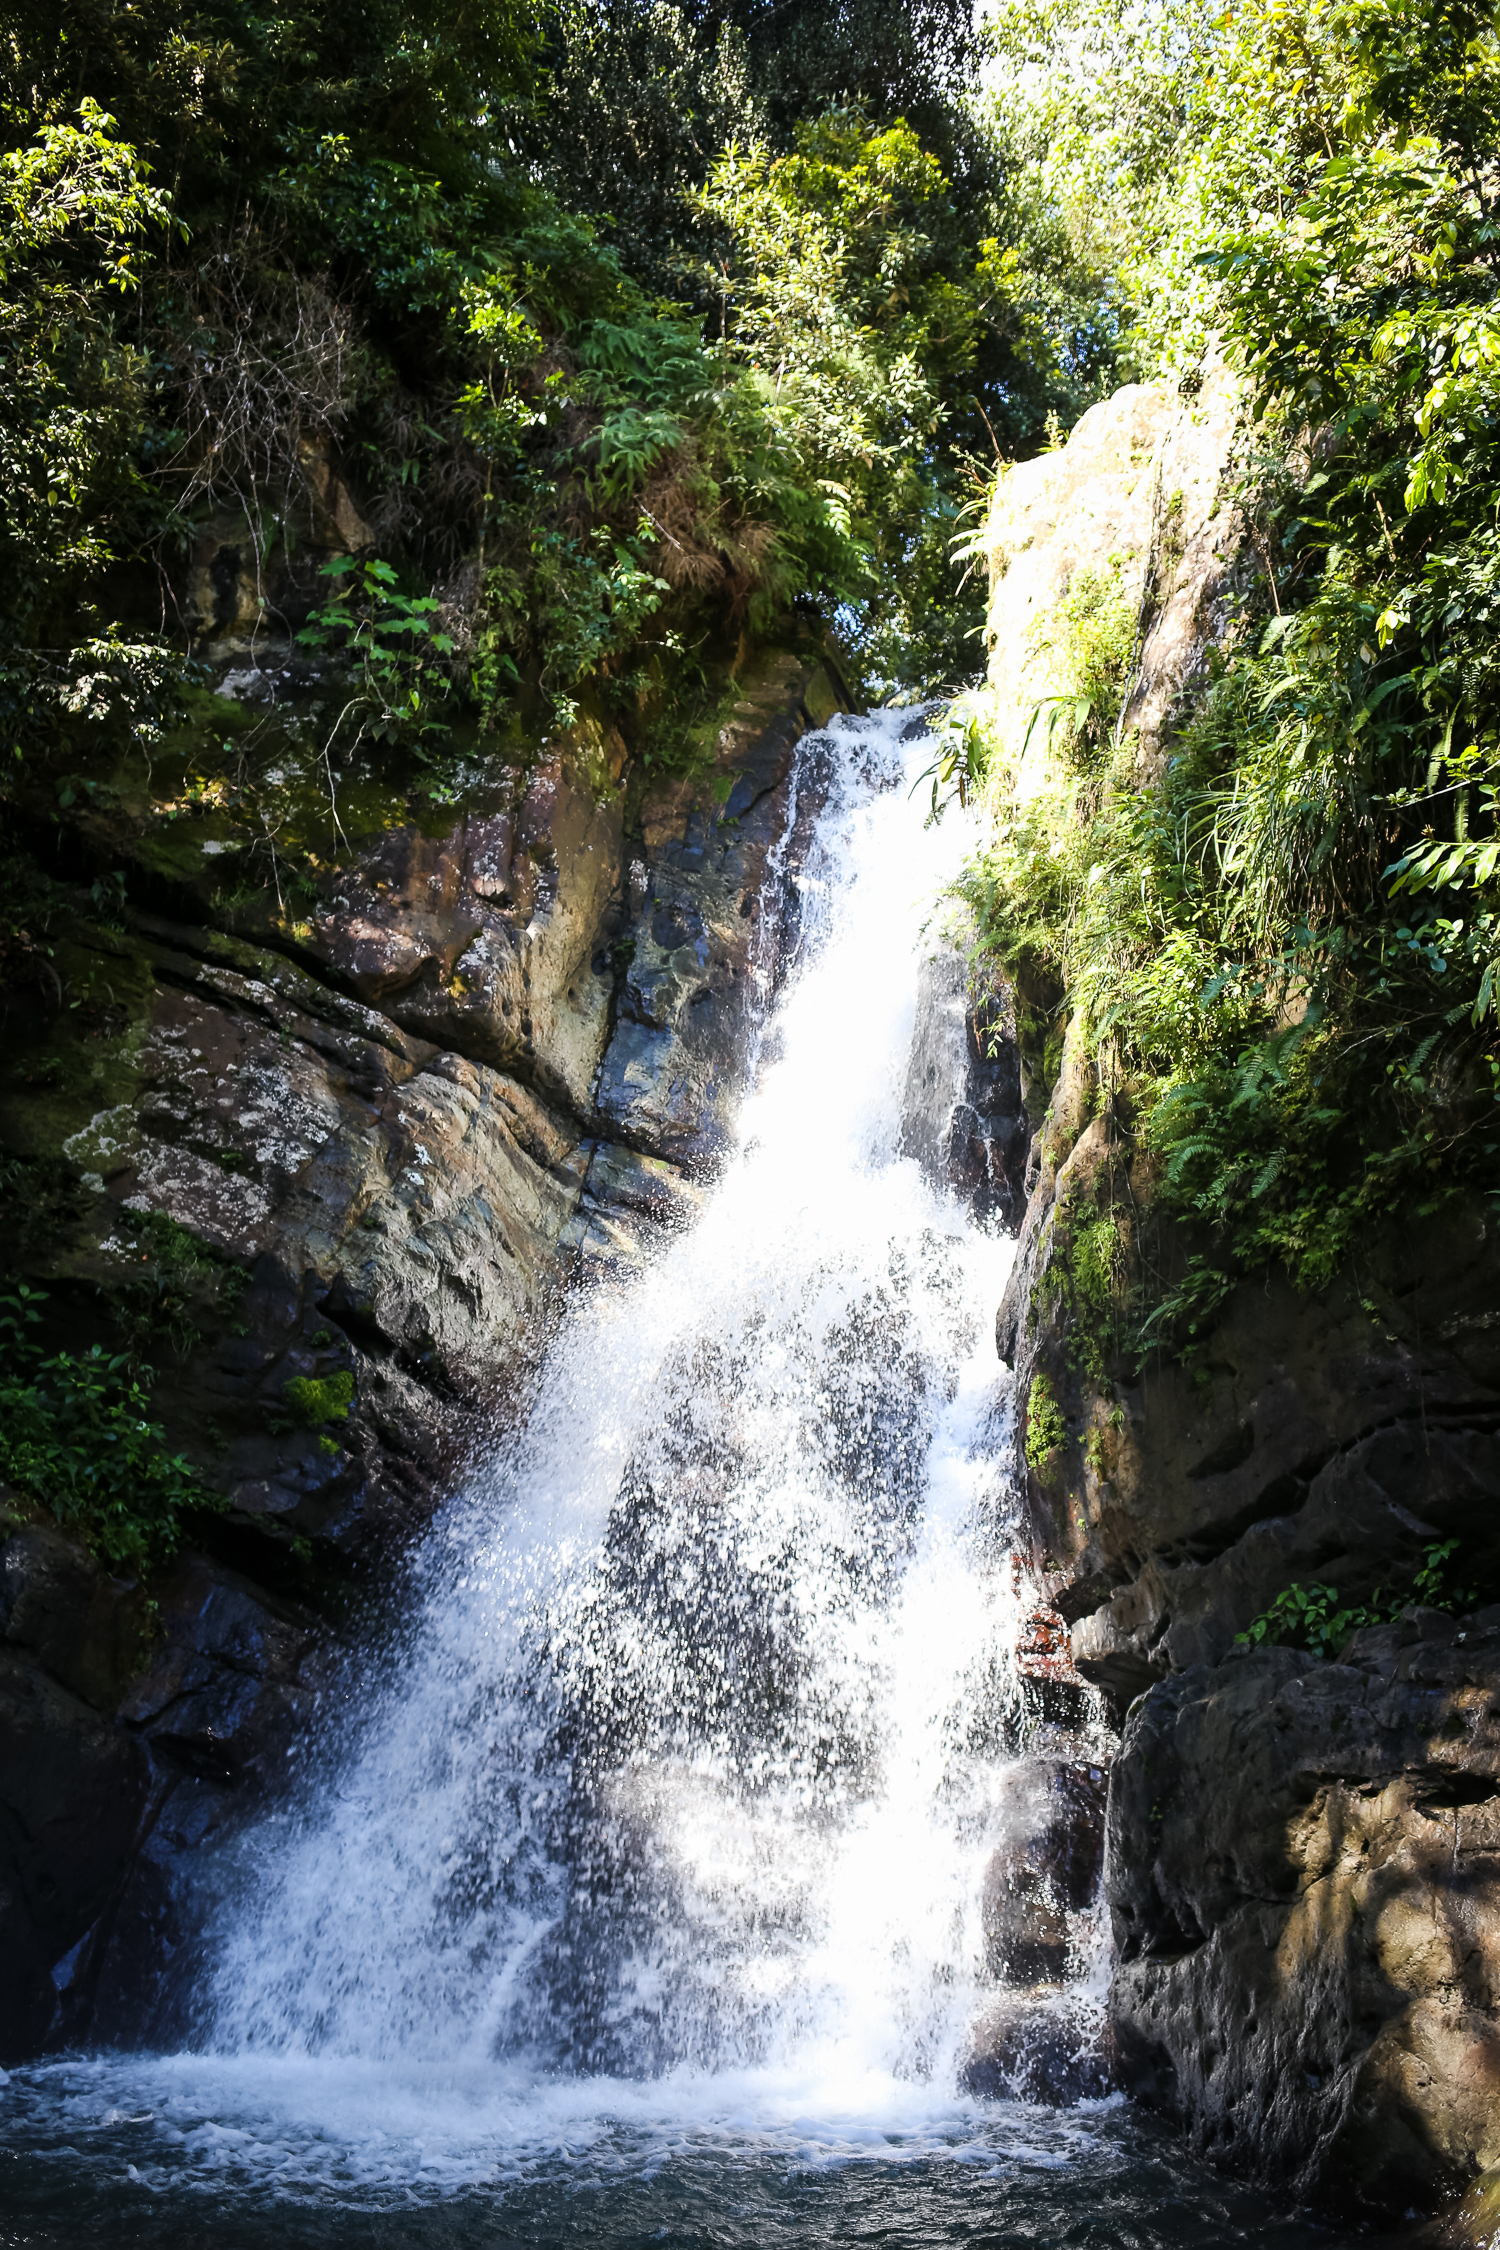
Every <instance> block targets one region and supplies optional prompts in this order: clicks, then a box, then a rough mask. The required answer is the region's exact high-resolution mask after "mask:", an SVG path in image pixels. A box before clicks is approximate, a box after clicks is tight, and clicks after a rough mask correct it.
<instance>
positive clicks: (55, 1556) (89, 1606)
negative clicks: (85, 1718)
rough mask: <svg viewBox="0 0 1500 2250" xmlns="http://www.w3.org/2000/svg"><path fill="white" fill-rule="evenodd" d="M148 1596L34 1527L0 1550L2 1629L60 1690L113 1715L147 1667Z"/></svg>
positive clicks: (60, 1537)
mask: <svg viewBox="0 0 1500 2250" xmlns="http://www.w3.org/2000/svg"><path fill="white" fill-rule="evenodd" d="M147 1619H148V1611H147V1607H146V1595H145V1590H144V1588H143V1587H142V1586H141V1585H140V1583H139V1581H138V1580H136V1579H135V1578H133V1577H118V1578H117V1577H112V1576H111V1575H110V1574H109V1572H108V1571H107V1570H105V1569H104V1568H103V1567H102V1566H101V1565H100V1564H99V1563H97V1562H96V1561H95V1560H94V1557H93V1556H92V1555H91V1554H90V1553H89V1552H88V1550H87V1548H85V1547H83V1546H81V1545H80V1544H79V1542H78V1541H77V1540H76V1539H69V1538H68V1537H67V1536H66V1535H65V1534H64V1533H63V1532H61V1531H57V1530H55V1529H53V1527H52V1526H51V1525H47V1524H27V1525H25V1526H24V1527H23V1528H22V1529H21V1530H19V1531H15V1532H12V1534H11V1536H10V1537H9V1538H8V1539H7V1540H6V1542H5V1544H4V1546H3V1547H0V1630H3V1632H4V1636H5V1639H6V1641H7V1642H9V1643H10V1645H11V1646H12V1647H13V1648H17V1649H23V1650H26V1651H27V1652H28V1653H29V1654H30V1655H31V1656H32V1657H34V1658H35V1660H36V1662H37V1663H38V1664H39V1665H40V1666H41V1667H42V1669H43V1670H44V1671H46V1672H48V1673H50V1674H51V1676H52V1678H53V1679H54V1680H56V1681H57V1682H58V1683H59V1685H61V1686H62V1687H65V1688H66V1689H68V1691H69V1693H70V1694H72V1695H75V1696H77V1697H78V1698H79V1699H80V1700H81V1701H82V1702H84V1703H89V1704H92V1705H93V1707H94V1709H95V1710H96V1711H109V1710H112V1709H113V1708H114V1706H115V1704H116V1703H117V1702H118V1701H119V1698H120V1692H121V1690H122V1688H123V1687H124V1685H125V1683H126V1681H127V1680H128V1679H129V1678H130V1676H131V1674H132V1673H133V1672H134V1671H135V1670H136V1669H137V1667H138V1666H139V1664H140V1661H141V1653H142V1650H143V1648H144V1646H145V1643H146V1638H147Z"/></svg>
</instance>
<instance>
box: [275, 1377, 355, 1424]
mask: <svg viewBox="0 0 1500 2250" xmlns="http://www.w3.org/2000/svg"><path fill="white" fill-rule="evenodd" d="M281 1395H282V1397H283V1398H284V1399H285V1400H286V1403H287V1406H288V1407H289V1408H290V1410H291V1414H292V1419H293V1420H294V1421H295V1422H296V1423H298V1424H299V1425H300V1427H301V1428H302V1429H304V1430H319V1429H322V1428H323V1426H324V1424H325V1423H328V1422H347V1421H348V1419H349V1409H350V1407H351V1406H352V1404H353V1403H354V1377H353V1376H352V1375H351V1374H349V1373H348V1372H347V1370H346V1371H345V1372H344V1373H342V1374H338V1375H294V1376H293V1377H292V1379H291V1381H290V1382H289V1383H288V1384H287V1386H286V1389H285V1390H284V1391H283V1392H282V1394H281Z"/></svg>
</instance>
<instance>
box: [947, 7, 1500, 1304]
mask: <svg viewBox="0 0 1500 2250" xmlns="http://www.w3.org/2000/svg"><path fill="white" fill-rule="evenodd" d="M997 35H998V37H999V39H1000V42H1001V44H1002V47H1003V49H1004V52H1005V53H1006V54H1007V55H1008V56H1009V57H1010V58H1011V60H1012V62H1013V63H1017V64H1019V63H1022V62H1025V63H1027V64H1028V65H1029V69H1028V70H1026V71H1021V72H1018V73H1017V74H1016V76H1015V77H1014V78H1013V79H1012V80H1011V81H1010V83H1009V86H1008V89H1007V91H1006V92H1005V93H1004V95H1003V96H1002V100H1003V102H1004V103H1005V104H1006V105H1007V107H1008V114H1009V126H1008V133H1009V145H1011V146H1012V147H1014V148H1017V149H1019V150H1023V151H1024V150H1030V152H1031V154H1032V157H1033V160H1034V161H1035V162H1036V163H1037V165H1038V166H1039V169H1040V172H1041V175H1042V177H1043V178H1044V179H1045V180H1046V182H1047V183H1048V189H1049V193H1050V194H1051V196H1052V197H1053V198H1054V199H1055V201H1056V203H1057V205H1058V207H1059V208H1060V209H1061V210H1062V211H1063V212H1064V213H1065V214H1066V223H1067V225H1068V227H1069V229H1070V230H1071V232H1072V235H1073V236H1074V238H1075V240H1076V241H1077V243H1078V245H1079V254H1080V256H1081V257H1086V258H1087V259H1088V260H1091V261H1093V262H1094V263H1095V264H1096V266H1097V267H1098V269H1099V270H1100V271H1101V272H1102V273H1105V274H1106V275H1108V276H1109V283H1110V290H1111V298H1110V301H1111V303H1112V304H1113V305H1114V306H1115V307H1116V308H1117V322H1118V327H1117V334H1118V335H1119V337H1120V339H1121V352H1122V356H1128V357H1130V358H1132V359H1133V361H1134V363H1135V365H1136V366H1138V367H1139V368H1141V369H1142V370H1143V371H1145V372H1147V373H1155V372H1162V371H1167V372H1173V373H1175V374H1176V375H1177V376H1178V377H1179V379H1181V380H1182V381H1183V382H1184V384H1185V387H1186V388H1187V389H1188V391H1189V393H1191V387H1192V383H1193V381H1194V379H1195V375H1196V371H1197V370H1198V369H1199V368H1200V367H1201V365H1202V363H1203V359H1204V355H1205V353H1206V352H1207V351H1208V350H1210V349H1214V350H1218V351H1222V352H1223V353H1224V354H1225V356H1226V357H1227V358H1228V360H1229V361H1230V363H1231V365H1232V366H1234V367H1235V368H1237V369H1238V370H1240V371H1241V373H1242V378H1243V382H1244V385H1245V395H1246V402H1247V423H1246V428H1245V431H1244V435H1243V443H1242V445H1241V449H1240V459H1239V461H1238V464H1237V470H1236V484H1235V489H1234V493H1233V498H1234V500H1235V503H1236V517H1237V522H1238V526H1239V532H1238V536H1237V549H1238V554H1239V563H1238V566H1237V570H1236V573H1235V577H1234V584H1233V589H1232V608H1233V615H1232V618H1231V623H1230V627H1229V630H1228V633H1227V636H1226V637H1225V639H1224V641H1223V643H1222V645H1221V646H1220V648H1219V649H1218V650H1217V652H1216V654H1215V657H1214V660H1213V669H1212V677H1211V679H1210V681H1209V683H1208V686H1207V688H1206V690H1205V691H1204V692H1202V693H1201V694H1199V695H1198V696H1197V697H1196V698H1195V699H1194V701H1193V703H1192V705H1191V707H1190V708H1189V709H1187V710H1186V711H1184V712H1183V713H1182V714H1180V715H1179V716H1180V719H1181V724H1180V726H1179V728H1178V730H1177V732H1176V734H1175V737H1174V739H1173V741H1172V743H1171V745H1170V753H1169V756H1168V758H1167V760H1166V763H1165V768H1164V770H1162V771H1160V772H1147V771H1145V770H1143V768H1142V765H1141V763H1140V761H1139V760H1138V759H1137V757H1136V752H1135V744H1134V741H1133V738H1132V736H1131V734H1130V730H1129V726H1128V723H1127V724H1122V723H1121V721H1122V707H1123V706H1124V705H1125V704H1126V702H1127V700H1128V696H1129V692H1130V689H1131V685H1132V678H1133V675H1132V666H1133V664H1134V662H1135V657H1136V652H1137V651H1138V648H1139V645H1140V634H1141V632H1142V630H1143V629H1144V628H1145V627H1146V625H1148V624H1149V618H1148V617H1145V616H1138V615H1137V614H1136V605H1135V603H1134V602H1131V603H1129V604H1122V601H1121V598H1120V594H1119V589H1118V585H1117V584H1115V583H1113V582H1112V580H1111V575H1110V573H1109V571H1108V569H1107V568H1104V569H1101V570H1099V571H1096V572H1094V573H1092V574H1090V573H1088V572H1083V571H1080V572H1079V573H1077V574H1076V575H1075V579H1074V582H1073V584H1072V585H1071V586H1070V587H1069V589H1068V593H1067V596H1066V597H1065V600H1064V602H1063V605H1062V610H1061V612H1060V614H1059V616H1058V617H1057V618H1056V619H1055V620H1052V621H1051V631H1052V638H1053V647H1054V649H1055V650H1056V652H1057V658H1058V664H1059V674H1060V676H1059V694H1060V702H1059V704H1058V705H1057V706H1055V707H1054V708H1055V713H1056V714H1057V715H1058V716H1060V717H1061V719H1062V722H1063V723H1062V724H1061V725H1059V726H1056V727H1055V729H1054V743H1055V748H1056V751H1057V756H1056V759H1055V765H1056V769H1057V772H1056V785H1055V787H1054V788H1053V789H1052V791H1051V792H1050V794H1049V795H1047V796H1046V797H1045V798H1043V799H1042V800H1040V801H1038V802H1037V803H1036V804H1035V805H1034V806H1033V807H1032V808H1031V809H1030V810H1029V811H1028V813H1027V814H1026V816H1025V817H1024V818H1022V819H1020V820H1019V821H1017V820H1015V819H1014V818H1012V817H1010V815H1009V814H1007V813H1006V812H1005V810H1004V797H1005V785H1006V777H1005V776H1004V775H1003V774H1002V773H1000V772H999V770H998V767H997V769H996V770H995V771H994V772H992V773H991V774H990V775H989V784H990V788H991V792H992V797H993V800H994V802H995V805H996V808H997V811H998V812H999V814H1000V817H999V819H998V821H997V824H996V827H995V832H994V840H993V842H992V844H991V845H990V846H989V848H987V849H986V851H985V852H984V853H982V854H981V855H980V856H979V857H978V859H977V860H976V862H975V864H974V865H973V866H972V867H971V869H970V871H969V875H968V877H967V879H966V882H965V886H964V888H965V891H966V895H967V897H968V899H969V902H970V904H971V907H972V909H973V911H974V913H975V915H976V917H977V922H978V926H979V929H980V932H981V939H982V944H983V946H984V947H985V948H988V949H990V950H993V951H994V952H997V953H998V954H999V955H1000V956H1001V957H1002V958H1003V959H1005V960H1006V961H1008V962H1009V963H1010V964H1011V966H1012V967H1015V968H1021V969H1022V970H1023V971H1026V972H1029V974H1030V977H1031V980H1032V983H1033V985H1034V986H1035V987H1036V988H1037V989H1039V990H1040V989H1045V990H1046V991H1047V992H1048V994H1049V998H1050V1001H1051V1004H1052V1005H1053V1006H1055V1007H1056V1009H1057V1012H1058V1017H1059V1020H1061V1019H1062V1018H1063V1017H1065V1016H1073V1017H1074V1018H1075V1020H1076V1022H1077V1023H1078V1025H1079V1027H1080V1029H1081V1032H1082V1034H1083V1036H1084V1037H1085V1039H1086V1042H1087V1044H1088V1047H1089V1049H1090V1050H1091V1052H1092V1054H1093V1055H1094V1057H1095V1058H1096V1060H1097V1062H1098V1064H1099V1066H1100V1072H1101V1079H1102V1082H1103V1084H1104V1085H1105V1087H1106V1088H1107V1089H1108V1090H1109V1098H1110V1100H1111V1101H1112V1103H1113V1105H1114V1110H1115V1114H1116V1117H1117V1119H1118V1121H1119V1122H1120V1125H1121V1128H1122V1131H1123V1132H1124V1134H1125V1136H1126V1138H1127V1139H1128V1140H1130V1141H1132V1142H1134V1144H1135V1145H1136V1146H1137V1148H1139V1149H1140V1150H1141V1152H1142V1153H1143V1154H1144V1155H1145V1157H1146V1159H1147V1168H1148V1171H1149V1172H1150V1173H1151V1174H1152V1176H1153V1178H1154V1182H1155V1186H1154V1194H1155V1197H1156V1200H1157V1207H1158V1208H1160V1209H1165V1210H1167V1211H1169V1212H1172V1213H1175V1214H1176V1215H1177V1216H1179V1217H1182V1218H1186V1219H1188V1220H1190V1221H1191V1222H1193V1224H1192V1226H1191V1227H1190V1229H1189V1233H1188V1236H1187V1239H1188V1240H1189V1241H1190V1242H1191V1243H1193V1244H1194V1245H1195V1247H1194V1248H1193V1250H1192V1253H1191V1255H1190V1256H1189V1257H1188V1259H1187V1260H1186V1264H1185V1266H1184V1265H1182V1264H1179V1266H1178V1268H1177V1269H1176V1270H1175V1271H1174V1272H1173V1273H1171V1274H1170V1275H1164V1274H1158V1276H1157V1278H1156V1280H1155V1281H1154V1282H1153V1283H1150V1284H1148V1285H1147V1286H1146V1287H1145V1288H1144V1290H1143V1291H1141V1292H1140V1293H1139V1294H1138V1295H1137V1298H1136V1315H1137V1319H1136V1324H1135V1331H1134V1332H1135V1336H1136V1342H1137V1347H1138V1348H1140V1349H1151V1348H1156V1347H1159V1346H1163V1345H1168V1346H1172V1347H1174V1348H1177V1349H1181V1348H1184V1347H1186V1348H1191V1347H1192V1342H1193V1339H1194V1338H1195V1337H1198V1338H1201V1336H1202V1334H1203V1333H1204V1330H1205V1326H1206V1324H1207V1322H1208V1320H1209V1317H1210V1316H1211V1314H1212V1311H1213V1308H1214V1307H1215V1305H1216V1304H1217V1303H1219V1302H1220V1301H1221V1299H1222V1298H1223V1296H1224V1295H1225V1293H1226V1292H1227V1291H1228V1289H1229V1288H1230V1287H1231V1286H1232V1285H1233V1283H1234V1281H1235V1279H1236V1278H1237V1277H1238V1276H1239V1275H1241V1274H1243V1273H1245V1272H1247V1271H1249V1270H1253V1269H1257V1268H1261V1267H1264V1266H1267V1265H1268V1264H1271V1263H1279V1264H1281V1265H1282V1266H1284V1267H1285V1268H1286V1269H1287V1270H1289V1271H1290V1272H1291V1273H1292V1275H1293V1276H1294V1277H1295V1278H1296V1279H1297V1281H1298V1282H1299V1283H1300V1284H1301V1285H1303V1286H1304V1287H1310V1288H1311V1287H1318V1286H1321V1285H1322V1284H1325V1283H1326V1282H1328V1281H1329V1280H1330V1279H1331V1278H1332V1277H1333V1276H1334V1275H1336V1274H1338V1273H1341V1272H1344V1271H1347V1270H1350V1267H1351V1261H1352V1262H1353V1264H1354V1265H1355V1266H1357V1265H1358V1262H1359V1253H1360V1250H1361V1248H1362V1246H1363V1244H1364V1242H1365V1241H1366V1240H1367V1239H1368V1238H1369V1236H1370V1230H1371V1226H1372V1222H1379V1221H1381V1220H1383V1219H1384V1218H1385V1217H1387V1216H1388V1215H1390V1214H1392V1213H1395V1212H1397V1211H1400V1212H1404V1213H1405V1214H1406V1215H1407V1217H1408V1218H1409V1219H1410V1220H1412V1221H1413V1222H1415V1223H1417V1224H1420V1223H1421V1221H1422V1220H1423V1218H1424V1217H1426V1216H1430V1214H1431V1213H1432V1212H1433V1211H1434V1210H1435V1209H1437V1208H1438V1207H1440V1206H1441V1205H1442V1204H1443V1202H1444V1201H1446V1200H1448V1199H1450V1198H1452V1197H1454V1196H1466V1197H1471V1198H1472V1197H1475V1196H1479V1197H1484V1198H1488V1197H1492V1196H1493V1195H1494V1192H1495V1187H1496V1182H1497V1179H1500V1172H1497V1166H1496V1156H1497V1149H1500V1116H1497V1111H1496V1100H1497V1095H1500V829H1497V825H1496V811H1497V796H1496V792H1497V783H1500V695H1497V689H1500V673H1497V668H1496V646H1497V643H1496V637H1495V615H1496V602H1497V590H1500V513H1497V511H1500V418H1497V408H1500V389H1497V380H1500V300H1497V273H1500V268H1497V254H1500V234H1497V221H1500V200H1497V198H1500V105H1497V94H1500V36H1497V19H1496V12H1495V10H1494V9H1493V8H1492V7H1489V6H1483V5H1481V6H1467V5H1451V6H1450V5H1447V4H1445V0H1337V4H1332V5H1328V4H1323V0H1315V4H1313V5H1303V4H1301V0H1295V4H1292V5H1284V4H1282V0H1273V4H1257V5H1253V6H1251V7H1248V8H1246V9H1242V10H1236V11H1234V12H1233V13H1232V14H1221V13H1219V12H1218V11H1216V10H1210V9H1207V8H1203V7H1200V6H1198V5H1197V4H1196V0H1182V4H1180V5H1179V4H1178V0H1169V4H1168V5H1166V6H1164V7H1161V8H1158V9H1153V10H1152V11H1151V12H1150V14H1149V18H1147V17H1146V16H1140V17H1129V16H1127V17H1126V18H1125V19H1124V20H1123V21H1121V20H1119V19H1117V18H1115V17H1114V16H1113V15H1112V14H1110V13H1109V12H1106V11H1105V10H1103V9H1095V8H1094V7H1092V5H1090V4H1089V0H1080V4H1078V5H1073V4H1072V0H1066V4H1065V5H1063V6H1060V7H1058V8H1055V9H1052V8H1048V7H1045V6H1043V7H1034V6H1032V5H1030V4H1029V0H1017V4H1016V5H1015V6H1013V7H1008V8H1007V9H1006V11H1005V12H1004V14H1003V16H1002V19H1001V21H1000V23H999V26H998V33H997ZM1047 723H1049V724H1050V723H1052V719H1051V715H1049V718H1048V722H1047ZM970 736H971V739H970V740H969V741H968V742H967V743H966V742H965V741H964V740H963V739H962V738H961V737H957V736H956V737H955V740H954V743H953V744H952V746H951V748H950V757H949V764H950V766H951V767H952V769H953V772H954V774H955V775H956V774H957V773H958V771H959V770H960V769H961V768H967V776H968V778H969V779H971V780H974V781H978V780H979V779H980V775H981V772H982V769H983V768H984V766H985V760H986V748H985V744H984V742H983V740H982V739H981V738H980V737H979V736H977V735H975V734H974V733H973V730H972V728H971V729H970ZM1480 1208H1482V1204H1481V1205H1480ZM1122 1239H1123V1238H1122ZM1139 1248H1140V1245H1139V1244H1137V1249H1139ZM1147 1263H1148V1265H1149V1263H1150V1261H1149V1259H1148V1261H1147ZM1123 1270H1124V1269H1123V1267H1122V1269H1121V1271H1122V1273H1123Z"/></svg>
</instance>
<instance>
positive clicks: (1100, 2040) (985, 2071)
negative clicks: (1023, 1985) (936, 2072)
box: [959, 1984, 1113, 2109]
mask: <svg viewBox="0 0 1500 2250" xmlns="http://www.w3.org/2000/svg"><path fill="white" fill-rule="evenodd" d="M1112 2057H1113V2050H1112V2046H1111V2042H1110V2039H1109V2036H1108V2028H1107V2026H1103V2025H1101V2024H1099V2023H1098V2022H1097V2021H1096V2020H1095V2019H1094V2017H1093V2014H1092V2012H1091V2011H1090V2010H1088V2009H1087V2008H1086V2007H1081V2006H1079V2005H1078V2004H1077V2003H1076V2002H1075V2001H1073V2000H1072V1999H1071V1998H1070V1995H1069V1994H1068V1993H1067V1992H1066V1991H1065V1990H1064V1989H1063V1988H1062V1987H1061V1986H1060V1985H1056V1984H1052V1985H1040V1986H1033V1987H1031V1988H1030V1989H1028V1990H1025V1991H1019V1992H1014V1993H1007V1994H1006V1995H1005V1996H1004V1998H1003V1999H1000V2000H998V2001H997V2002H996V2003H995V2004H994V2005H993V2006H991V2007H989V2008H987V2009H986V2010H985V2012H984V2014H983V2015H982V2016H981V2017H980V2018H979V2020H978V2021H977V2022H976V2023H975V2024H974V2025H973V2027H972V2029H971V2031H970V2034H969V2046H968V2051H967V2053H966V2054H965V2056H964V2059H963V2061H962V2062H961V2063H960V2065H959V2084H960V2086H961V2087H962V2089H963V2091H964V2092H965V2093H966V2094H973V2095H975V2096H977V2098H978V2099H979V2100H981V2101H1020V2102H1036V2103H1039V2104H1041V2105H1043V2106H1045V2107H1046V2108H1049V2109H1067V2108H1070V2107H1071V2106H1072V2104H1073V2103H1074V2102H1079V2101H1086V2100H1097V2099H1098V2098H1099V2097H1100V2096H1101V2095H1103V2094H1107V2093H1108V2092H1109V2090H1110V2087H1111V2084H1112V2083H1113V2060H1112Z"/></svg>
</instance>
